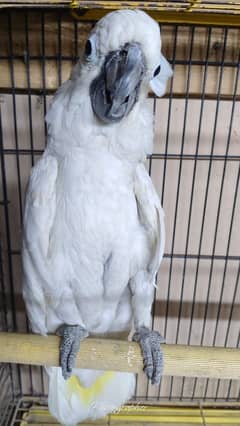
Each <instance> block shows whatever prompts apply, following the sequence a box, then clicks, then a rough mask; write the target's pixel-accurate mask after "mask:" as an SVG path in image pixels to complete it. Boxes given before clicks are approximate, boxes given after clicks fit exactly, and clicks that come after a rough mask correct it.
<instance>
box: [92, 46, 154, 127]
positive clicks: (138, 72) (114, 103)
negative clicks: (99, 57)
mask: <svg viewBox="0 0 240 426" xmlns="http://www.w3.org/2000/svg"><path fill="white" fill-rule="evenodd" d="M145 69H146V67H145V61H144V57H143V53H142V50H141V48H140V45H139V44H138V43H131V44H126V45H125V46H124V47H123V48H122V49H120V50H117V51H114V52H111V53H109V55H108V56H107V58H106V60H105V62H104V64H103V67H102V70H101V72H100V74H99V75H98V77H97V78H96V79H95V80H94V81H93V82H92V84H91V87H90V97H91V102H92V108H93V111H94V112H95V114H96V116H97V117H98V118H99V119H100V120H101V121H103V122H104V123H112V122H117V121H120V120H121V119H122V118H123V117H125V116H127V115H128V113H129V112H130V111H131V109H132V108H133V106H134V104H135V103H136V101H137V99H138V93H139V87H140V84H141V81H142V79H143V76H144V73H145Z"/></svg>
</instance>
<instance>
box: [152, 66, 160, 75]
mask: <svg viewBox="0 0 240 426" xmlns="http://www.w3.org/2000/svg"><path fill="white" fill-rule="evenodd" d="M160 71H161V66H160V65H158V67H157V68H156V69H155V71H154V74H153V77H156V76H157V75H158V74H159V73H160Z"/></svg>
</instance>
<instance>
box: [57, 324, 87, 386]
mask: <svg viewBox="0 0 240 426" xmlns="http://www.w3.org/2000/svg"><path fill="white" fill-rule="evenodd" d="M57 335H58V336H61V337H62V339H61V344H60V365H61V367H62V375H63V377H64V379H65V380H67V379H68V378H69V377H70V376H71V373H72V369H73V368H74V364H75V359H76V355H77V353H78V352H79V349H80V342H81V341H82V340H83V339H84V338H85V337H87V336H88V332H87V331H86V330H85V329H84V328H83V327H81V326H80V325H62V326H61V327H59V329H58V330H57Z"/></svg>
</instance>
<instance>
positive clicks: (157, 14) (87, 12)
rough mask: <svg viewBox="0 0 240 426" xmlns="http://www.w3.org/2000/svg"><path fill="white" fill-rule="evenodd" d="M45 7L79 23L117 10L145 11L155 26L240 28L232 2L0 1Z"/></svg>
mask: <svg viewBox="0 0 240 426" xmlns="http://www.w3.org/2000/svg"><path fill="white" fill-rule="evenodd" d="M10 7H11V8H13V7H14V8H20V7H31V8H36V7H44V8H53V7H61V8H70V10H71V12H72V14H73V16H74V17H75V18H76V19H79V20H82V21H84V20H97V19H99V18H101V17H102V16H103V15H104V14H105V13H107V12H110V11H112V10H117V9H125V8H130V9H135V8H137V9H142V10H146V11H147V12H148V13H149V14H150V15H151V16H152V17H153V18H154V19H156V20H157V21H158V22H165V23H179V24H197V25H201V24H203V25H218V26H235V27H236V26H237V27H238V26H240V1H239V0H231V1H223V0H218V1H215V0H207V1H203V0H189V1H186V0H178V1H175V0H166V1H160V0H159V1H150V0H149V1H138V0H129V1H119V0H110V1H108V0H96V1H95V0H16V1H15V0H12V1H10V0H9V1H3V0H0V9H1V8H10Z"/></svg>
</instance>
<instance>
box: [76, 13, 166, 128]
mask: <svg viewBox="0 0 240 426" xmlns="http://www.w3.org/2000/svg"><path fill="white" fill-rule="evenodd" d="M82 67H83V69H84V71H85V73H84V74H85V76H86V75H88V79H89V94H90V98H91V105H92V109H93V111H94V113H95V115H96V116H97V117H98V119H100V121H102V122H104V123H114V122H119V121H121V120H122V119H123V118H124V117H126V116H127V115H128V114H129V113H130V111H131V110H132V109H133V108H134V105H135V104H136V102H137V101H138V99H139V98H140V97H146V96H147V93H148V91H149V89H150V88H151V89H152V90H153V91H154V92H155V94H156V95H157V96H163V94H164V93H165V87H166V83H167V80H168V78H169V77H171V76H172V70H171V67H170V65H169V64H168V62H167V61H166V59H165V58H164V57H163V55H162V54H161V37H160V30H159V26H158V24H157V23H156V22H155V21H154V20H153V19H152V18H150V16H148V15H147V14H146V13H144V12H142V11H139V10H121V11H116V12H112V13H109V14H108V15H106V16H105V17H104V18H102V19H101V20H100V21H99V22H98V23H97V24H96V26H95V27H94V29H93V30H92V32H91V34H90V36H89V38H88V40H87V42H86V46H85V53H84V63H83V65H82Z"/></svg>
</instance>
